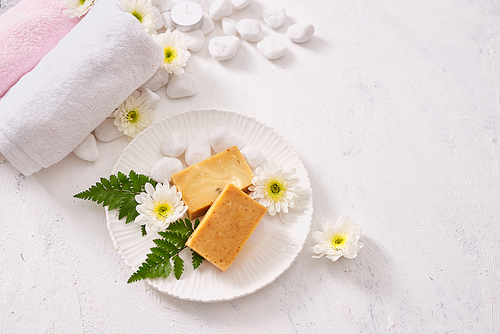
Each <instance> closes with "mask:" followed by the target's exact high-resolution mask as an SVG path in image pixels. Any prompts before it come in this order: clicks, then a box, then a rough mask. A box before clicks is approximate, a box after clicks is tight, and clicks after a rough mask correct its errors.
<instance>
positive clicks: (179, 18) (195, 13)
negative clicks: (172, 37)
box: [170, 1, 203, 32]
mask: <svg viewBox="0 0 500 334" xmlns="http://www.w3.org/2000/svg"><path fill="white" fill-rule="evenodd" d="M170 17H171V18H172V22H173V23H174V25H175V27H176V29H177V30H179V31H182V32H188V31H193V30H196V29H198V28H199V27H201V24H202V22H203V8H202V7H201V5H200V4H198V3H196V2H194V1H181V2H179V3H177V4H175V6H174V7H172V10H171V11H170Z"/></svg>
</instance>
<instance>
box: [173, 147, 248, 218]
mask: <svg viewBox="0 0 500 334" xmlns="http://www.w3.org/2000/svg"><path fill="white" fill-rule="evenodd" d="M252 178H253V173H252V170H251V169H250V167H249V166H248V164H247V162H246V161H245V158H243V156H242V155H241V153H240V150H238V147H236V146H233V147H231V148H228V149H227V150H225V151H222V152H220V153H218V154H216V155H214V156H212V157H210V158H208V159H206V160H203V161H202V162H199V163H197V164H195V165H192V166H191V167H188V168H186V169H184V170H182V171H180V172H178V173H175V174H174V175H172V184H173V185H175V186H176V187H177V190H178V191H180V192H181V193H182V200H183V201H184V203H186V205H187V207H188V210H187V213H188V216H189V218H190V219H193V218H196V217H199V216H201V215H203V214H205V212H207V210H208V208H209V207H210V205H212V203H213V202H214V201H215V199H216V198H217V196H219V194H220V193H221V191H222V190H223V189H224V188H225V187H226V186H227V185H228V184H229V183H233V184H234V185H236V186H237V187H238V188H240V189H241V190H243V191H246V190H247V189H248V187H249V186H250V185H251V184H252Z"/></svg>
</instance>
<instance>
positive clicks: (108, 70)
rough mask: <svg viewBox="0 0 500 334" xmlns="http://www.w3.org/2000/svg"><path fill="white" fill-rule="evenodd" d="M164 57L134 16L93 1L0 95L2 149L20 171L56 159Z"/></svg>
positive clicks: (102, 0) (107, 2) (108, 3)
mask: <svg viewBox="0 0 500 334" xmlns="http://www.w3.org/2000/svg"><path fill="white" fill-rule="evenodd" d="M163 57H164V56H163V52H162V47H161V46H160V45H159V44H158V43H156V42H155V41H154V40H153V39H152V38H151V37H150V36H149V35H148V34H146V33H145V32H144V29H143V28H142V26H141V24H140V23H139V21H138V20H137V19H136V18H135V17H133V16H132V15H130V14H129V13H125V12H123V11H122V10H121V9H120V8H119V7H118V5H117V4H115V3H114V2H112V1H111V0H99V1H97V2H96V4H95V5H94V7H93V8H92V9H91V10H90V12H89V13H88V14H87V15H86V16H85V17H84V18H83V19H82V20H81V22H80V23H79V24H78V25H77V26H75V27H74V28H73V29H72V30H71V31H70V32H69V33H68V34H67V35H66V37H64V38H63V39H62V40H61V41H60V42H59V44H58V45H57V46H56V47H55V48H54V49H53V50H52V51H50V52H49V53H48V54H47V55H46V56H45V57H44V58H43V59H42V60H41V61H40V63H39V64H38V65H37V66H36V67H35V68H34V69H33V70H32V71H31V72H29V73H28V74H26V75H25V76H24V77H22V78H21V79H20V80H19V82H18V83H17V84H16V85H14V86H13V87H12V88H11V89H10V90H9V91H8V92H7V94H5V96H4V97H3V98H2V99H0V115H1V117H0V153H2V154H3V155H4V156H5V157H6V158H7V159H8V160H9V161H10V162H11V163H12V164H13V165H14V166H15V167H16V168H17V169H19V170H20V171H21V172H22V173H23V174H25V175H30V174H32V173H34V172H36V171H38V170H40V169H41V168H42V167H49V166H51V165H53V164H54V163H56V162H58V161H60V160H61V159H63V158H64V157H65V156H66V155H68V154H69V153H70V152H71V151H72V150H73V149H74V148H75V147H76V146H78V144H79V143H80V142H82V140H83V139H84V138H85V137H86V136H87V135H88V134H89V133H90V132H91V131H92V130H93V129H94V128H95V127H96V126H97V125H99V124H100V123H101V122H102V121H103V120H104V119H105V118H106V117H107V116H109V115H110V114H111V112H112V111H113V110H114V109H115V108H116V107H117V106H118V105H119V104H120V103H121V102H123V101H124V100H125V99H126V98H127V97H128V96H129V95H130V94H131V93H132V92H133V91H134V90H135V89H136V88H138V87H139V86H141V85H142V84H144V82H146V81H147V80H148V79H149V78H150V77H152V76H153V74H154V73H155V72H156V70H157V69H158V67H159V65H160V63H161V61H162V60H163Z"/></svg>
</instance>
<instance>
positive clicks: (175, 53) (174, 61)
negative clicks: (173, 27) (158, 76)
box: [153, 30, 191, 74]
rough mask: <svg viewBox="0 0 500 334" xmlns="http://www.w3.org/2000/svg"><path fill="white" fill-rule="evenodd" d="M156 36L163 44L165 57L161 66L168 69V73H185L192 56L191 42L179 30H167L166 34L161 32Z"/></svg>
mask: <svg viewBox="0 0 500 334" xmlns="http://www.w3.org/2000/svg"><path fill="white" fill-rule="evenodd" d="M153 37H154V36H153ZM154 38H155V39H156V41H157V42H158V43H159V44H161V46H163V54H164V56H165V58H164V59H163V63H162V64H161V66H162V67H163V68H164V69H166V70H167V71H168V73H172V72H173V73H174V74H182V73H184V67H185V66H186V63H187V60H188V59H189V57H190V56H191V54H190V53H189V51H188V46H189V43H188V42H186V41H183V40H182V39H181V35H180V34H179V32H177V31H174V32H172V31H170V30H167V31H166V32H165V33H164V34H159V35H158V36H156V37H154Z"/></svg>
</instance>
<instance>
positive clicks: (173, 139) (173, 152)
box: [149, 127, 264, 183]
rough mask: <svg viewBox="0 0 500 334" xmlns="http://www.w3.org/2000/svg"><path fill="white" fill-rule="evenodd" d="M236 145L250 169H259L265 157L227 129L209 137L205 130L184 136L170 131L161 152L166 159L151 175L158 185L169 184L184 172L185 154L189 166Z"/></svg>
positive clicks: (154, 168)
mask: <svg viewBox="0 0 500 334" xmlns="http://www.w3.org/2000/svg"><path fill="white" fill-rule="evenodd" d="M233 146H237V147H238V149H239V150H240V151H241V154H242V155H243V157H244V158H245V160H246V161H247V163H248V165H249V166H250V168H252V169H255V168H256V167H257V166H259V165H260V164H261V163H262V161H263V160H264V157H263V156H262V154H261V153H260V151H259V150H257V149H255V148H254V147H252V146H245V144H244V143H243V141H242V140H241V139H240V138H238V137H236V136H235V135H233V134H232V133H230V132H229V130H228V129H226V128H225V127H218V128H216V129H215V130H213V131H212V132H211V133H210V135H207V133H206V132H204V131H195V132H192V133H190V134H189V136H187V138H186V137H184V135H182V134H181V133H178V132H171V133H168V134H167V135H166V136H165V138H163V140H162V142H161V144H160V149H161V151H162V153H163V154H164V155H165V157H163V158H161V159H160V160H158V161H157V162H156V163H155V164H154V166H153V167H152V168H151V170H150V172H149V176H150V177H151V178H152V179H153V180H155V181H156V182H161V183H166V182H169V181H170V178H171V177H172V175H173V174H175V173H177V172H180V171H181V170H183V169H184V165H183V164H182V161H181V160H180V159H179V158H180V157H181V156H182V154H184V161H185V162H186V165H187V166H192V165H194V164H196V163H198V162H201V161H203V160H206V159H208V158H210V156H211V155H212V150H213V151H214V152H215V153H216V154H217V153H220V152H222V151H224V150H226V149H228V148H230V147H233Z"/></svg>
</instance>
